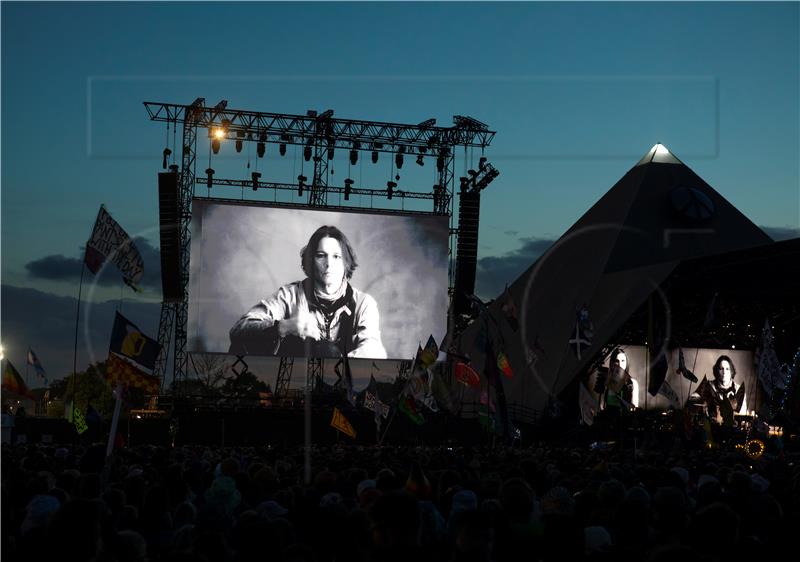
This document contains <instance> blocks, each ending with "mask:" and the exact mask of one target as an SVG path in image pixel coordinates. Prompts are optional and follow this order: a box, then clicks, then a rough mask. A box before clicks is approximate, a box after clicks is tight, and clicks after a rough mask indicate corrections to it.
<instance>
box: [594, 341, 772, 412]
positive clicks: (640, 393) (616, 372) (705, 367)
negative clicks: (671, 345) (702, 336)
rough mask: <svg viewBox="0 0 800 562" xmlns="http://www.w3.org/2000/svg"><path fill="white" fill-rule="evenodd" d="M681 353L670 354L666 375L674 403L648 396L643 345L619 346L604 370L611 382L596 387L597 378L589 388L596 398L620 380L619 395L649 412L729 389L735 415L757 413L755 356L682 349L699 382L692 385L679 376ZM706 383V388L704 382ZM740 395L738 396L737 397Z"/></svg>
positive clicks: (687, 379) (660, 397)
mask: <svg viewBox="0 0 800 562" xmlns="http://www.w3.org/2000/svg"><path fill="white" fill-rule="evenodd" d="M680 353H681V351H680V350H679V349H674V350H670V351H669V352H668V355H667V364H668V368H667V374H666V377H665V379H664V382H665V383H666V385H667V386H668V388H670V389H672V391H674V393H675V398H674V402H673V401H671V400H670V399H669V398H667V395H666V393H662V394H657V395H656V396H653V395H651V394H648V392H647V388H648V384H649V382H650V381H649V374H650V373H649V367H650V366H649V364H648V355H647V349H646V348H645V347H644V346H640V345H620V346H618V347H616V348H615V349H614V350H613V351H612V353H611V354H610V355H609V357H608V358H606V361H605V363H604V367H606V368H607V369H608V373H609V375H608V378H607V379H606V381H605V382H606V384H604V385H602V389H601V388H600V387H599V385H597V384H596V375H592V377H590V379H589V380H588V381H587V384H588V388H589V390H590V391H591V392H593V393H594V396H596V397H598V398H599V397H600V394H603V393H606V394H607V393H608V390H609V389H611V390H615V388H614V384H613V383H614V382H615V381H616V380H617V379H620V381H619V384H618V386H619V387H620V389H619V390H620V392H619V395H620V396H623V399H625V400H626V401H628V402H629V403H631V405H632V406H634V407H637V408H647V409H648V410H652V409H656V410H666V409H668V408H669V407H670V406H672V407H675V408H682V407H683V406H684V405H685V404H686V403H687V402H692V401H700V400H702V399H703V398H704V396H701V395H704V394H705V392H704V388H705V386H706V385H711V388H717V387H719V388H720V389H722V388H723V387H724V388H727V389H730V391H732V393H733V395H734V398H735V401H734V402H733V404H735V412H734V413H735V414H749V413H750V412H752V411H753V410H757V406H758V405H757V403H756V402H757V401H758V400H759V399H760V396H759V389H757V387H756V385H757V384H758V380H757V379H758V377H757V376H756V372H755V369H754V367H753V352H752V351H749V350H733V349H697V348H683V361H684V366H685V367H686V369H688V370H689V371H690V372H691V373H692V374H694V375H695V377H696V378H697V382H692V381H691V380H689V378H687V377H686V376H684V375H682V374H681V373H679V372H678V368H679V366H680ZM628 377H629V378H630V383H629V384H628V385H627V389H626V390H627V393H625V392H622V391H621V390H622V387H623V386H624V385H623V383H624V381H623V380H622V379H624V380H627V379H628ZM704 379H705V380H706V381H707V383H706V385H704V386H701V385H703V380H704ZM737 393H739V396H736V395H737Z"/></svg>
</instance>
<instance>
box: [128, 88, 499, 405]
mask: <svg viewBox="0 0 800 562" xmlns="http://www.w3.org/2000/svg"><path fill="white" fill-rule="evenodd" d="M144 106H145V109H146V111H147V113H148V115H149V117H150V119H151V120H152V121H157V122H166V123H167V128H168V130H169V127H170V125H171V126H172V128H173V130H174V131H175V136H176V137H177V136H178V133H177V131H178V128H179V127H180V130H181V134H180V146H181V151H180V159H181V165H180V166H178V165H177V164H174V165H172V166H170V168H171V169H172V171H173V172H175V173H177V174H178V178H177V179H178V186H179V192H180V194H179V198H178V206H179V209H178V213H179V217H180V228H179V235H180V245H179V247H180V251H179V262H180V263H179V265H180V267H179V276H180V279H179V283H180V285H179V287H180V294H181V295H182V297H181V298H180V300H178V301H177V302H167V301H164V302H163V303H162V306H161V318H160V322H159V331H158V340H159V344H161V352H160V353H159V356H158V359H157V361H156V368H155V374H156V375H157V376H158V377H159V379H160V381H161V383H162V389H163V388H165V386H164V384H165V382H166V380H165V375H166V367H167V361H168V353H169V348H170V347H171V345H170V344H172V343H174V360H173V377H172V383H173V384H172V392H173V397H175V396H180V395H183V394H184V392H185V389H186V384H185V383H186V381H187V365H188V352H187V351H186V337H187V317H188V283H189V246H190V242H191V230H190V225H191V218H192V215H191V213H192V210H191V203H192V198H193V197H195V189H196V188H197V187H198V186H201V185H205V186H207V187H208V188H211V187H212V186H235V187H240V188H241V191H242V197H244V194H245V193H246V192H248V191H249V190H250V189H252V190H253V191H257V190H259V189H274V190H302V189H307V190H308V193H309V197H308V206H309V207H315V208H320V209H348V208H349V209H364V210H365V211H370V212H372V211H379V212H382V213H390V214H391V213H402V214H408V212H407V211H397V210H395V209H392V208H388V207H387V208H385V209H381V208H380V207H376V206H374V202H375V201H376V200H377V201H383V200H388V199H389V198H388V197H387V195H388V194H387V189H384V188H367V187H363V186H359V187H353V186H352V182H351V183H350V185H345V186H334V185H329V184H328V178H329V175H328V173H327V172H328V160H329V158H330V156H331V155H332V154H333V150H335V149H337V148H339V149H343V150H348V151H350V154H351V155H352V154H353V152H357V153H359V154H361V153H371V156H372V160H373V162H375V161H376V160H377V156H376V154H377V153H391V154H392V155H393V157H394V158H397V155H398V154H404V155H406V156H409V157H417V158H423V159H434V160H435V162H436V182H435V183H434V185H433V187H432V188H420V189H408V188H405V189H403V190H398V191H396V192H394V194H393V195H394V197H397V198H403V199H405V198H410V199H423V200H425V199H427V200H430V201H431V202H432V210H431V211H430V212H429V214H435V215H442V216H447V217H449V221H450V266H449V292H450V295H451V298H452V295H453V290H454V275H455V270H456V267H455V252H454V246H455V237H456V236H457V235H458V229H457V228H454V223H453V200H454V197H455V194H456V191H455V154H456V149H457V148H463V149H464V151H465V152H466V150H467V149H470V148H473V149H474V148H477V149H480V150H481V154H483V150H484V149H485V148H486V147H488V146H489V145H490V143H491V142H492V140H493V138H494V135H495V132H494V131H490V130H489V127H488V126H487V125H486V124H484V123H481V122H480V121H478V120H477V119H474V118H471V117H466V116H461V115H456V116H454V117H453V125H452V126H451V127H437V126H436V124H435V123H436V121H435V120H434V119H429V120H427V121H424V122H422V123H419V124H417V125H409V124H401V123H386V122H379V121H365V120H354V119H338V118H334V117H333V111H332V110H327V111H324V112H322V113H318V112H317V111H313V110H309V111H307V112H306V114H305V115H292V114H279V113H267V112H257V111H244V110H237V109H228V108H227V102H226V101H224V100H223V101H221V102H219V103H218V104H216V105H215V106H214V107H207V106H206V105H205V99H204V98H197V99H196V100H195V101H194V102H192V103H191V104H189V105H180V104H169V103H158V102H144ZM199 130H206V131H207V134H208V136H209V138H213V137H216V139H217V141H222V140H232V141H234V142H236V143H237V147H239V148H240V147H241V144H244V143H256V144H257V150H258V151H260V152H261V154H263V151H264V149H265V147H266V145H268V144H272V145H278V146H279V147H280V151H281V153H282V154H283V153H285V150H286V146H287V145H297V146H302V147H303V151H304V156H306V157H307V158H306V159H307V160H308V161H310V160H313V175H312V180H311V183H310V184H307V183H306V181H307V178H305V177H302V179H301V177H298V183H297V184H294V183H279V182H270V181H267V180H266V178H265V180H264V181H261V177H260V174H258V175H256V174H251V178H250V179H246V178H245V179H234V178H218V177H214V174H213V173H212V174H210V175H209V174H208V173H206V175H201V176H198V174H197V171H196V168H197V139H198V131H199ZM177 141H178V138H176V139H175V142H176V144H177ZM240 143H241V144H240ZM168 152H169V151H168V149H165V151H164V167H166V162H167V155H168ZM351 158H352V156H351ZM480 171H481V172H484V171H489V172H491V173H493V174H494V176H496V175H497V174H496V171H495V170H494V168H492V167H491V165H489V164H486V163H485V158H481V170H480ZM207 172H208V170H207ZM470 172H471V175H472V183H473V189H478V190H480V189H482V188H484V187H485V185H480V183H479V182H478V184H476V180H477V179H479V177H480V176H486V174H484V173H481V174H475V173H474V172H472V171H470ZM476 176H478V177H476ZM494 176H491V177H494ZM460 181H461V185H460V189H461V190H464V189H465V185H467V183H468V181H469V178H464V177H462V178H460ZM489 181H491V178H490V179H489ZM245 188H247V189H245ZM345 192H347V194H348V195H350V194H355V195H367V196H369V199H370V202H371V206H370V207H363V206H354V205H349V204H342V200H341V197H339V198H338V200H339V202H338V203H333V202H332V198H329V197H328V195H329V194H340V195H343V194H345ZM345 199H346V200H348V203H349V197H345ZM423 213H425V212H423ZM454 324H455V323H454V322H452V321H451V319H449V320H448V326H452V325H454ZM239 359H240V361H242V358H239ZM242 362H243V361H242ZM237 363H238V362H237ZM293 364H294V359H293V358H282V359H281V363H280V368H279V370H278V377H277V381H276V388H275V395H276V397H279V396H280V395H281V394H285V393H286V391H287V390H288V387H289V382H290V380H291V373H292V367H293ZM244 368H245V369H246V368H247V366H246V363H245V364H244ZM322 373H323V361H322V359H319V358H309V359H308V363H307V373H306V389H307V390H308V389H311V388H313V387H315V386H317V385H318V384H319V383H320V382H321V378H322ZM162 392H163V391H162Z"/></svg>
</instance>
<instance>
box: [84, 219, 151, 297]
mask: <svg viewBox="0 0 800 562" xmlns="http://www.w3.org/2000/svg"><path fill="white" fill-rule="evenodd" d="M109 259H110V260H111V261H112V262H113V263H114V265H116V266H117V268H119V270H120V272H121V273H122V278H123V280H124V281H125V284H126V285H128V286H129V287H131V288H132V289H134V290H138V289H137V288H136V284H137V283H138V282H139V281H140V280H141V279H142V276H143V275H144V261H143V260H142V256H141V254H140V253H139V250H138V249H137V248H136V245H135V244H134V243H133V240H131V238H130V237H129V236H128V233H127V232H125V230H124V229H123V228H122V227H121V226H120V225H119V224H117V221H115V220H114V219H113V218H112V217H111V215H110V214H109V213H108V211H106V208H105V206H103V205H100V210H99V211H98V213H97V220H96V221H95V223H94V229H92V235H91V237H90V238H89V241H88V242H87V243H86V253H85V254H84V261H85V262H86V266H87V267H88V268H89V271H91V272H92V273H94V274H96V273H97V272H98V271H100V268H101V267H102V266H103V264H104V263H105V261H106V260H109Z"/></svg>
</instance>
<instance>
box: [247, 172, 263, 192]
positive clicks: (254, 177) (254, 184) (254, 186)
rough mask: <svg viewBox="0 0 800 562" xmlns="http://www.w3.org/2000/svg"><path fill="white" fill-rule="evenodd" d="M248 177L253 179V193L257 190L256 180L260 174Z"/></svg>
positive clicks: (256, 173)
mask: <svg viewBox="0 0 800 562" xmlns="http://www.w3.org/2000/svg"><path fill="white" fill-rule="evenodd" d="M250 177H252V178H253V191H255V190H256V189H258V178H260V177H261V172H253V173H252V174H250Z"/></svg>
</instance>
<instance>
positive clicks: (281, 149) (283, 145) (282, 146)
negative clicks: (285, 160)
mask: <svg viewBox="0 0 800 562" xmlns="http://www.w3.org/2000/svg"><path fill="white" fill-rule="evenodd" d="M278 152H280V153H281V156H286V143H285V142H282V143H281V144H280V145H279V146H278Z"/></svg>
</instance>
